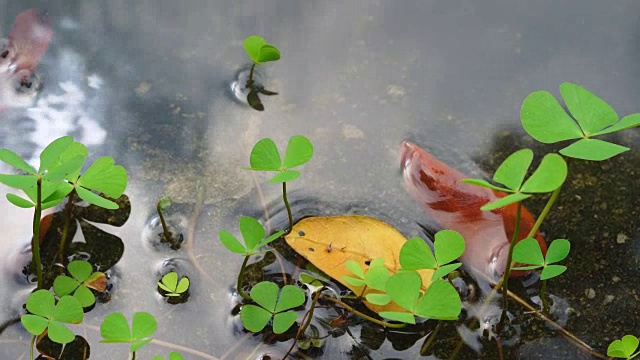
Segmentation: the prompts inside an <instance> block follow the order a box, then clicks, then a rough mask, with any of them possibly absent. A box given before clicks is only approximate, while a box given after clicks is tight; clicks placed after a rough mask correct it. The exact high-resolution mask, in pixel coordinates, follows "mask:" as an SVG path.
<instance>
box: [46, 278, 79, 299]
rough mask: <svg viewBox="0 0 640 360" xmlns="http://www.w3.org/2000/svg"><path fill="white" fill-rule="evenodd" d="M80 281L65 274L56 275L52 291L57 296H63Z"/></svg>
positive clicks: (71, 290)
mask: <svg viewBox="0 0 640 360" xmlns="http://www.w3.org/2000/svg"><path fill="white" fill-rule="evenodd" d="M79 286H80V283H79V282H78V280H75V279H72V278H70V277H68V276H66V275H58V276H56V279H55V280H54V281H53V291H54V292H55V293H56V295H58V296H65V295H69V294H71V293H73V292H74V291H75V290H76V289H77V288H78V287H79Z"/></svg>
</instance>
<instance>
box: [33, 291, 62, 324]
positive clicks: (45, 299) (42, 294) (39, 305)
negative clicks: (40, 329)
mask: <svg viewBox="0 0 640 360" xmlns="http://www.w3.org/2000/svg"><path fill="white" fill-rule="evenodd" d="M55 302H56V300H55V298H54V297H53V294H52V293H50V292H49V291H48V290H44V289H41V290H38V291H35V292H33V293H31V294H30V295H29V297H28V298H27V310H29V312H30V313H32V314H34V315H40V316H42V317H45V318H50V317H51V315H52V314H53V310H54V308H55Z"/></svg>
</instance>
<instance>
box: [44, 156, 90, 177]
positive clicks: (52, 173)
mask: <svg viewBox="0 0 640 360" xmlns="http://www.w3.org/2000/svg"><path fill="white" fill-rule="evenodd" d="M83 164H84V157H82V156H75V157H73V158H71V159H68V160H66V161H65V162H62V163H61V162H58V163H57V165H52V166H51V169H50V170H49V171H47V173H46V174H45V175H44V176H43V177H42V178H43V179H46V180H49V181H51V182H54V183H55V182H58V181H62V180H64V179H66V178H67V177H68V176H69V174H72V173H73V174H75V173H78V172H80V169H81V168H82V165H83Z"/></svg>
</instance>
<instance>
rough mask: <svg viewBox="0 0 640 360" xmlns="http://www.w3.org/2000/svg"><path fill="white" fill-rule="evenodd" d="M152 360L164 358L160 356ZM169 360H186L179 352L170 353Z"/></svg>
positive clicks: (162, 359)
mask: <svg viewBox="0 0 640 360" xmlns="http://www.w3.org/2000/svg"><path fill="white" fill-rule="evenodd" d="M151 360H164V358H163V357H162V356H160V355H156V356H154V357H153V358H152V359H151ZM168 360H184V358H183V357H182V355H181V354H180V353H179V352H176V351H172V352H170V353H169V358H168Z"/></svg>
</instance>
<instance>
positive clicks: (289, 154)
mask: <svg viewBox="0 0 640 360" xmlns="http://www.w3.org/2000/svg"><path fill="white" fill-rule="evenodd" d="M312 157H313V144H312V143H311V141H309V139H307V138H306V137H304V136H302V135H295V136H292V137H291V138H290V139H289V144H287V151H286V153H285V156H284V167H285V168H289V169H290V168H294V167H297V166H300V165H303V164H305V163H306V162H308V161H309V160H311V158H312Z"/></svg>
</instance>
